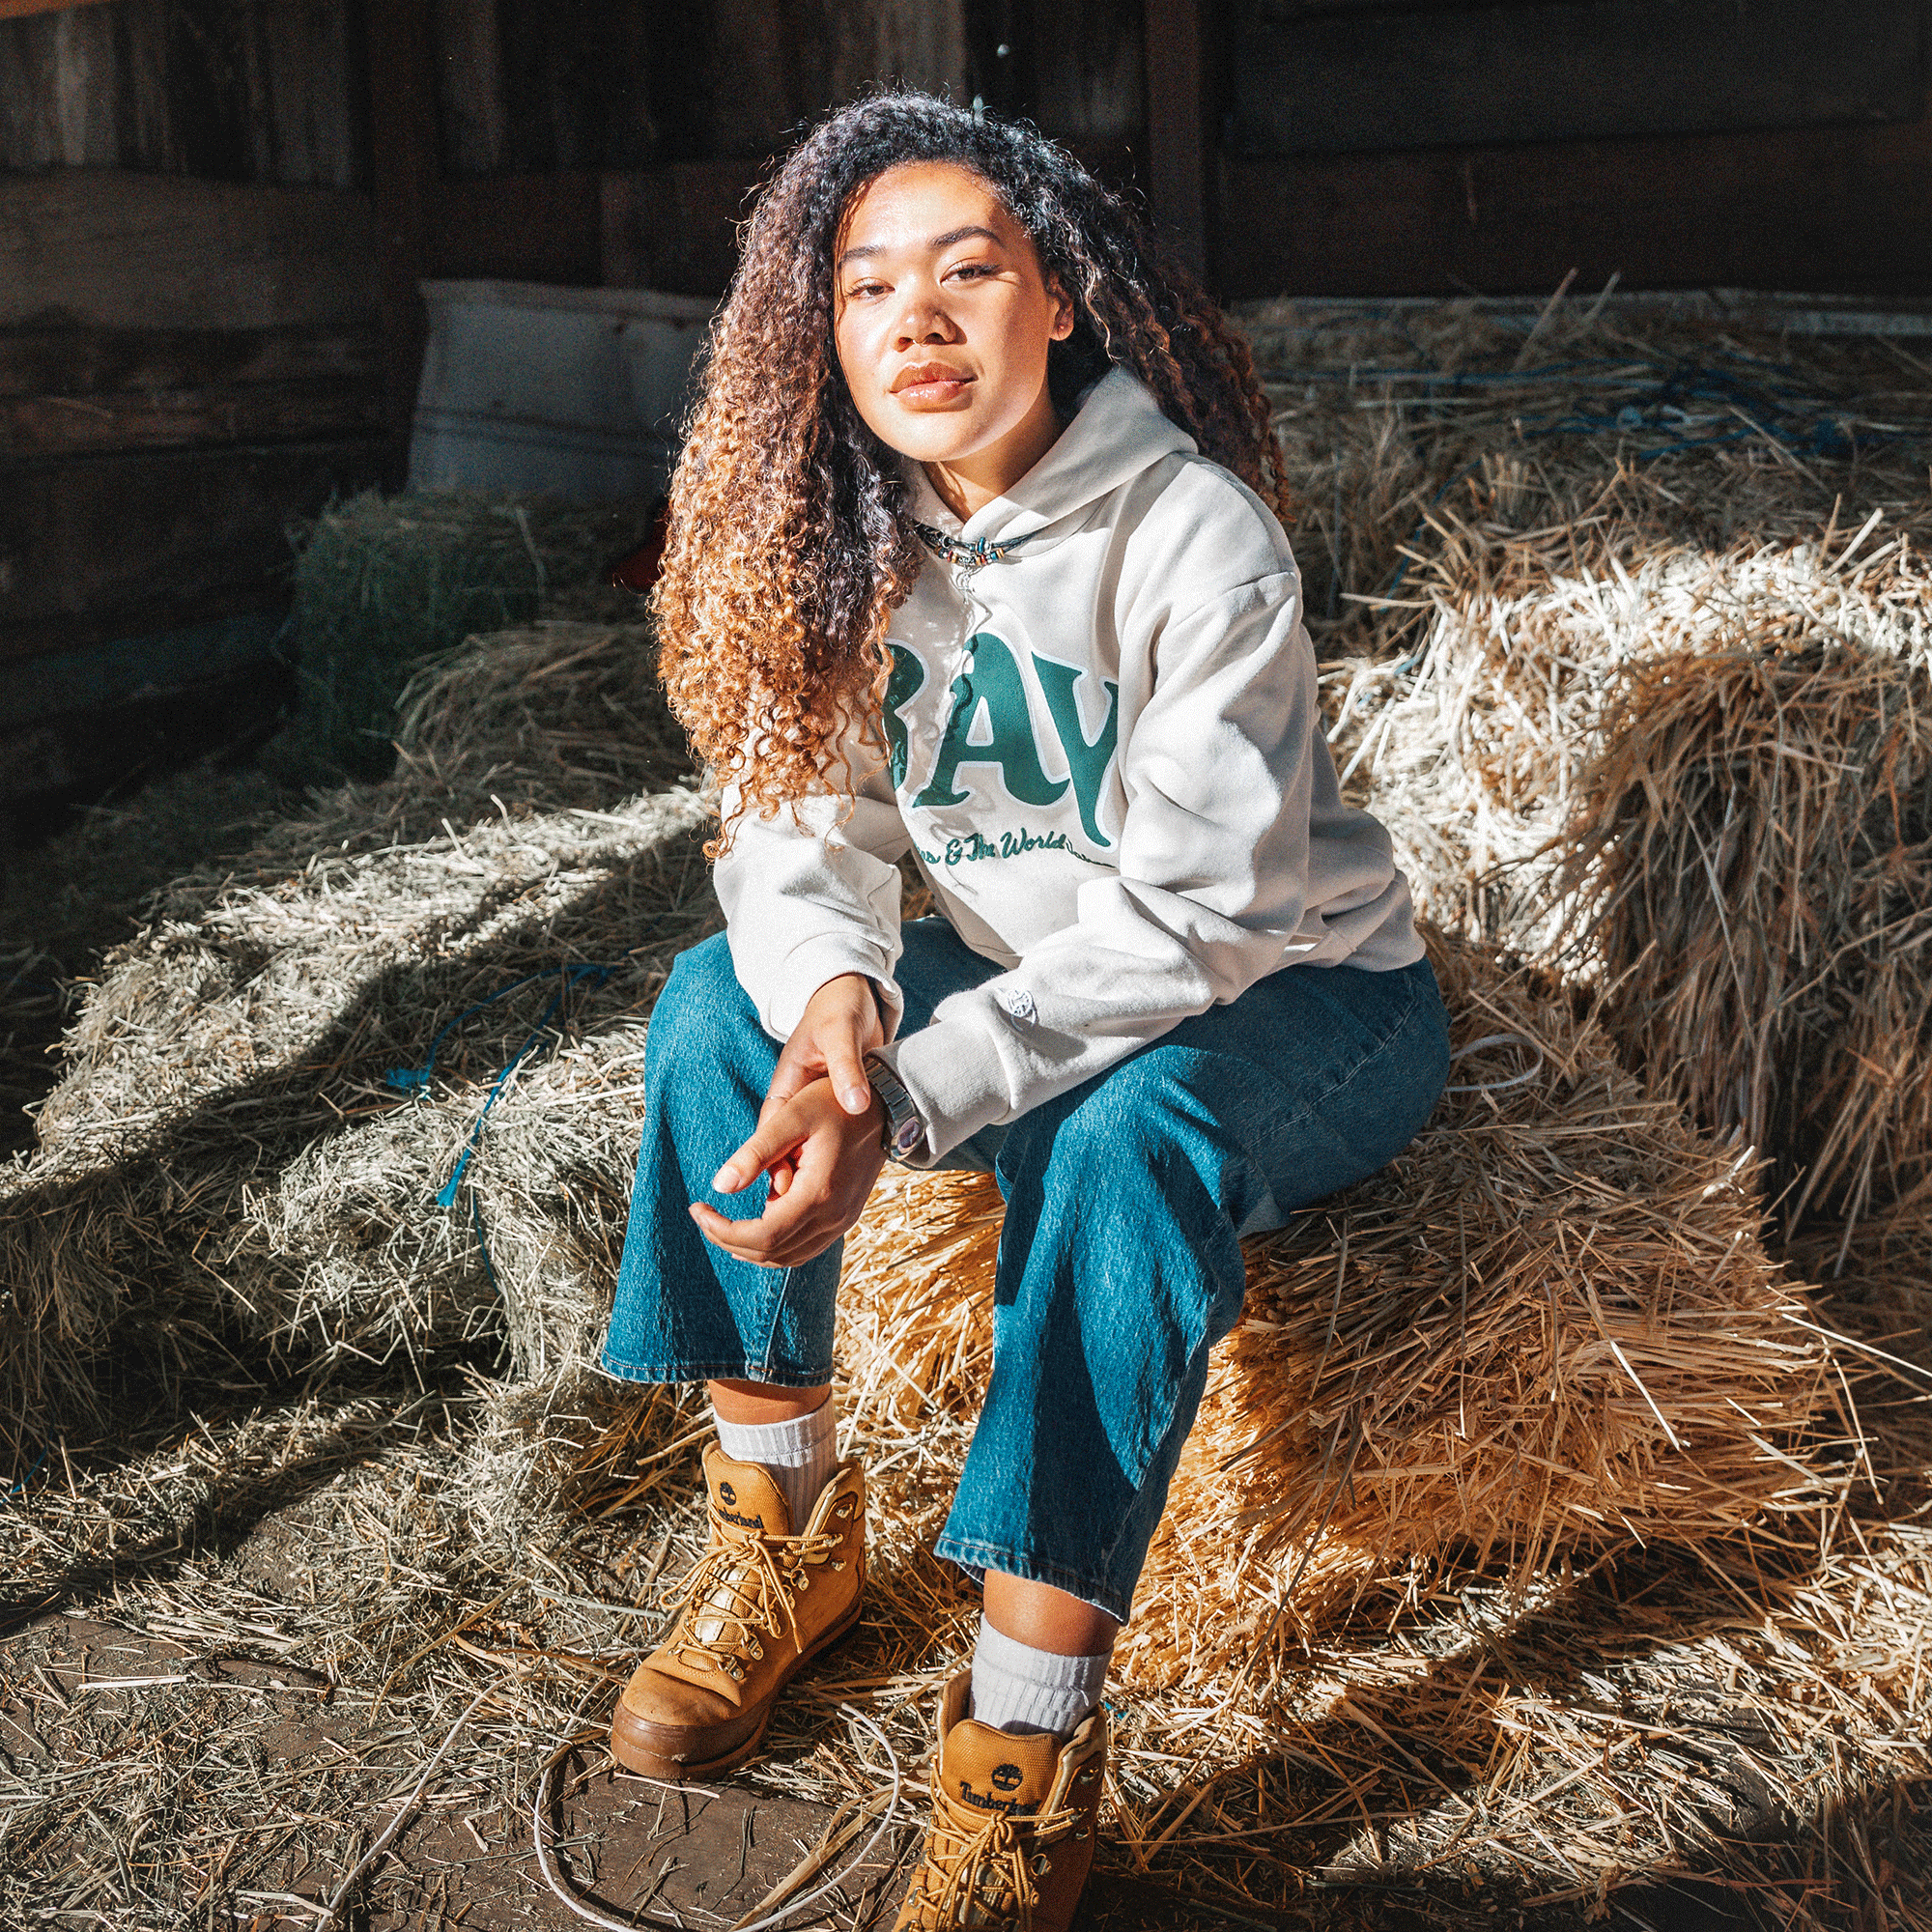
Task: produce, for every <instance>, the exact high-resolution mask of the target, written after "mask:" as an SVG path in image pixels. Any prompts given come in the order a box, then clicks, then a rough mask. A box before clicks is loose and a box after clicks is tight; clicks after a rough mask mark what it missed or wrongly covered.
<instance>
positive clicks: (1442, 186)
mask: <svg viewBox="0 0 1932 1932" xmlns="http://www.w3.org/2000/svg"><path fill="white" fill-rule="evenodd" d="M1927 14H1928V0H1836V4H1832V5H1817V4H1804V0H1492V4H1488V5H1471V4H1466V0H1396V3H1395V4H1391V0H851V4H843V5H841V4H835V3H834V0H676V4H672V0H381V4H369V0H95V4H89V5H80V6H62V5H58V4H53V0H0V805H4V804H5V802H6V801H7V800H9V799H14V798H20V797H26V796H29V795H42V794H46V793H47V792H49V790H50V789H51V790H53V791H56V792H59V791H62V790H63V788H65V793H71V794H73V795H75V796H78V795H80V794H82V793H85V792H86V790H87V788H88V786H89V785H90V784H94V783H97V782H98V781H99V772H101V771H105V770H107V769H108V768H109V767H111V766H112V765H113V763H114V760H115V758H116V757H121V758H123V759H124V761H125V756H126V751H125V748H122V749H120V750H116V749H115V748H116V745H117V743H118V741H117V740H116V738H115V735H114V734H115V729H116V728H117V727H116V726H115V725H114V724H113V721H114V720H115V719H117V718H120V719H124V720H134V721H136V722H135V723H132V724H129V725H128V729H130V730H134V731H135V732H136V735H137V736H138V735H139V732H141V731H148V730H151V729H152V728H154V727H153V719H154V717H155V716H157V715H159V714H156V713H154V711H153V701H152V700H153V697H154V694H155V693H156V692H159V691H167V692H188V693H190V694H192V693H193V692H195V691H196V690H200V689H204V688H205V690H206V691H207V692H208V693H209V694H210V695H211V696H210V703H211V704H212V705H213V710H212V711H209V712H208V714H207V716H208V718H211V719H213V726H212V727H211V728H213V727H215V726H218V727H219V728H222V729H225V728H228V725H229V723H230V722H231V721H229V720H227V718H226V715H225V714H224V713H222V712H221V709H220V706H221V704H222V703H225V702H227V699H226V698H224V697H221V696H219V694H221V693H228V694H230V695H231V696H232V695H233V691H234V689H235V686H236V680H237V679H238V678H240V679H241V681H242V683H243V685H245V684H246V683H247V682H248V678H249V676H250V675H251V673H249V672H248V670H247V667H249V666H257V667H259V666H260V665H261V664H262V663H263V662H264V656H263V654H264V652H265V651H266V650H267V649H268V648H269V643H270V639H271V638H272V635H273V631H274V628H275V626H276V625H277V624H278V623H279V621H280V617H281V614H282V612H283V611H285V609H286V604H287V594H288V592H287V575H288V567H289V559H290V548H289V537H288V531H289V527H290V526H291V524H292V523H293V522H295V521H296V520H298V519H299V518H301V517H303V516H306V515H309V514H311V513H313V511H314V510H315V509H317V508H318V507H319V506H320V505H321V504H322V503H323V502H325V501H326V500H327V498H328V497H329V496H330V494H331V493H339V492H344V491H348V490H352V489H355V488H356V487H359V486H361V485H365V484H367V483H370V482H374V481H378V480H381V479H384V478H387V479H390V480H393V479H394V478H395V477H397V476H398V475H399V473H400V466H401V452H402V450H403V448H404V446H405V440H406V436H407V429H408V421H409V412H410V408H411V405H412V400H413V395H414V386H415V377H416V367H417V356H418V353H419V345H420V339H421V329H422V311H421V306H420V302H419V300H418V298H417V296H416V292H415V288H416V283H417V281H418V279H419V278H421V277H423V276H425V275H443V276H503V277H510V278H521V279H532V280H542V281H553V282H567V283H579V284H599V283H603V284H610V285H617V286H626V285H630V286H652V287H658V288H665V289H670V290H677V291H683V292H686V293H693V294H715V293H717V292H719V291H720V290H721V289H722V288H723V286H724V284H725V279H726V277H727V275H728V273H729V269H730V263H731V252H732V239H733V231H734V224H735V223H736V222H737V220H738V219H739V218H740V217H741V216H742V214H743V213H744V209H745V205H746V196H747V193H748V190H749V189H750V188H751V187H752V186H753V184H754V183H755V182H756V181H757V180H758V179H759V177H760V175H761V173H762V172H763V171H764V170H765V168H766V167H767V166H768V165H769V163H770V160H771V158H772V156H774V155H775V154H777V153H779V152H781V150H782V149H783V147H784V146H785V144H786V142H787V141H788V139H789V138H790V137H791V135H792V133H793V132H794V131H795V130H796V129H797V128H800V127H801V125H803V124H804V123H805V122H806V121H808V120H809V119H810V117H811V116H812V115H814V114H816V113H817V112H819V111H821V110H822V109H823V108H824V107H825V106H826V105H828V104H829V103H832V102H834V101H838V100H841V99H850V98H851V97H852V96H854V95H856V94H858V93H861V92H863V91H864V90H865V89H867V87H870V86H872V85H875V84H877V83H878V82H880V81H890V80H895V79H897V80H904V81H907V82H911V83H914V84H918V85H923V86H928V87H934V88H942V89H946V90H950V91H951V92H952V95H953V96H954V97H955V98H957V99H967V100H970V99H975V98H978V99H982V100H984V101H985V102H986V103H987V104H988V105H989V106H992V107H995V108H998V109H1001V110H1004V111H1006V112H1009V113H1023V114H1027V115H1030V116H1032V117H1033V118H1035V119H1036V120H1037V122H1038V123H1039V125H1040V126H1041V127H1043V128H1045V129H1046V130H1047V131H1049V132H1050V133H1053V134H1055V135H1058V136H1060V137H1062V138H1064V139H1065V140H1066V141H1067V142H1068V143H1069V144H1070V145H1072V146H1073V147H1074V148H1075V149H1076V150H1077V151H1078V152H1079V153H1080V154H1081V155H1082V156H1084V157H1085V158H1086V159H1087V160H1088V161H1089V163H1090V164H1091V165H1093V166H1094V167H1095V168H1096V169H1098V170H1100V171H1101V172H1103V173H1104V174H1106V175H1107V176H1108V177H1110V178H1111V179H1114V180H1116V181H1118V182H1121V183H1123V184H1127V185H1132V186H1133V187H1135V188H1136V189H1137V190H1138V191H1139V192H1141V193H1143V194H1144V195H1146V196H1147V198H1148V200H1149V202H1150V204H1151V208H1152V210H1153V212H1154V213H1155V214H1156V215H1157V217H1158V218H1159V219H1160V220H1161V221H1162V223H1163V224H1164V225H1165V226H1166V227H1167V229H1168V231H1169V233H1170V234H1171V236H1172V238H1173V239H1174V240H1175V241H1177V243H1178V244H1179V245H1180V246H1181V247H1182V248H1184V249H1185V250H1187V251H1188V252H1189V253H1191V254H1192V256H1193V257H1194V259H1195V260H1196V261H1197V262H1199V263H1200V264H1201V265H1202V266H1203V268H1204V269H1205V270H1206V272H1207V274H1208V279H1209V282H1210V284H1211V285H1212V286H1213V287H1214V288H1215V289H1216V290H1217V291H1218V292H1219V293H1220V294H1221V295H1222V296H1223V297H1225V298H1230V299H1235V298H1251V297H1259V296H1274V295H1292V294H1323V295H1329V294H1333V295H1384V294H1431V293H1435V294H1444V295H1447V294H1454V293H1456V292H1459V291H1478V292H1482V293H1486V294H1508V293H1513V292H1521V293H1533V294H1536V295H1539V296H1541V295H1545V294H1548V292H1549V291H1551V290H1552V289H1554V288H1555V287H1556V286H1557V285H1558V284H1559V283H1560V282H1561V281H1562V280H1563V278H1564V277H1565V276H1567V275H1569V274H1570V272H1571V271H1572V270H1575V271H1576V282H1575V284H1574V286H1575V287H1576V289H1577V292H1578V293H1585V292H1592V291H1595V290H1597V289H1599V288H1601V287H1602V286H1603V285H1604V284H1605V282H1606V281H1607V280H1608V279H1609V278H1610V276H1611V275H1612V274H1613V273H1615V274H1617V275H1618V276H1620V278H1621V286H1622V287H1623V288H1625V289H1644V288H1650V289H1658V288H1685V287H1697V286H1706V285H1719V286H1732V287H1747V288H1757V289H1783V290H1805V291H1813V292H1838V293H1843V294H1858V295H1861V296H1865V297H1870V298H1882V299H1883V300H1884V301H1885V302H1887V303H1889V304H1890V305H1892V306H1897V305H1900V304H1909V303H1910V302H1911V301H1912V300H1913V299H1914V298H1932V122H1928V120H1927V118H1926V101H1925V84H1924V73H1925V40H1926V32H1927ZM257 682H259V677H257ZM144 706H146V707H147V708H146V709H143V707H144ZM129 707H132V708H131V709H129ZM204 708H205V707H204ZM242 709H243V711H244V712H245V711H246V710H247V706H246V704H245V703H244V704H243V706H242ZM195 715H196V714H195V712H194V707H193V706H192V705H190V706H189V707H188V710H187V712H185V713H184V712H182V710H181V707H180V706H179V704H177V706H176V709H175V711H174V712H170V713H167V722H166V729H167V730H168V731H169V732H171V733H175V734H177V735H178V736H179V735H180V734H183V733H185V734H186V735H185V738H184V740H183V742H186V741H187V740H188V739H192V737H193V735H194V734H193V730H192V728H191V727H192V725H193V724H194V718H195ZM141 720H146V721H148V722H146V723H141V722H139V721H141ZM76 721H80V722H79V723H78V724H77V723H76ZM204 722H205V723H206V720H204ZM242 724H243V725H245V719H244V720H243V721H242ZM236 728H242V725H238V726H237V727H236ZM64 795H65V794H64Z"/></svg>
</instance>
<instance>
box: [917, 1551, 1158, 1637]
mask: <svg viewBox="0 0 1932 1932" xmlns="http://www.w3.org/2000/svg"><path fill="white" fill-rule="evenodd" d="M933 1550H934V1553H935V1554H936V1555H939V1556H943V1557H944V1558H945V1559H946V1560H947V1562H949V1563H956V1564H958V1566H959V1567H960V1568H961V1569H962V1570H970V1571H972V1572H973V1574H974V1575H975V1576H976V1577H977V1576H981V1575H983V1574H984V1573H985V1572H986V1571H988V1570H997V1571H998V1572H999V1573H1000V1575H1001V1576H1003V1577H1020V1578H1022V1579H1023V1580H1024V1581H1026V1582H1029V1583H1044V1584H1046V1585H1047V1586H1048V1587H1049V1588H1051V1589H1055V1590H1064V1591H1065V1593H1066V1594H1067V1595H1068V1596H1069V1597H1078V1598H1079V1599H1080V1601H1081V1602H1082V1603H1083V1604H1091V1605H1093V1606H1094V1609H1096V1610H1104V1611H1105V1612H1106V1613H1107V1615H1108V1616H1110V1617H1112V1618H1113V1620H1114V1621H1115V1622H1116V1623H1117V1624H1124V1623H1125V1622H1126V1621H1127V1612H1128V1610H1129V1609H1130V1607H1131V1604H1130V1602H1129V1603H1123V1602H1122V1600H1121V1597H1120V1594H1119V1592H1118V1591H1115V1590H1112V1589H1109V1588H1107V1587H1106V1586H1105V1585H1103V1584H1096V1583H1095V1582H1094V1579H1093V1578H1092V1577H1085V1576H1082V1575H1081V1574H1080V1573H1079V1572H1078V1571H1074V1570H1069V1569H1067V1568H1066V1567H1065V1564H1061V1563H1053V1562H1049V1561H1048V1560H1047V1559H1046V1558H1045V1557H1042V1556H1036V1555H1034V1554H1033V1553H1032V1552H1031V1551H1029V1550H1024V1549H1015V1548H1012V1547H1011V1545H1009V1544H1003V1543H979V1542H975V1541H974V1540H972V1539H971V1538H968V1537H961V1536H954V1535H952V1534H951V1533H950V1532H948V1533H946V1534H943V1535H941V1537H940V1539H939V1541H938V1542H937V1543H936V1544H934V1545H933Z"/></svg>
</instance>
